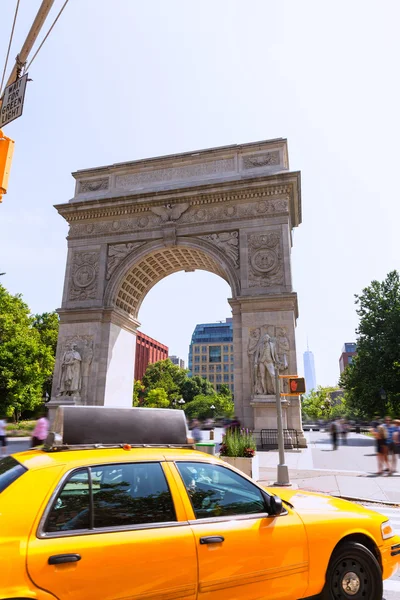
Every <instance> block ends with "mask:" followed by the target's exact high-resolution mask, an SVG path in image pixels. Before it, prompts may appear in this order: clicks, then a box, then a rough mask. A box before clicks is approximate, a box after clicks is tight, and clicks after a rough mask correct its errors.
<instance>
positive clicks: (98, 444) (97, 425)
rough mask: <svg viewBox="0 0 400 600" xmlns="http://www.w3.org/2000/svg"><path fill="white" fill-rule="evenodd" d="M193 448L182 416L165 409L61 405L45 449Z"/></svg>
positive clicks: (183, 415) (182, 414)
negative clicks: (127, 446)
mask: <svg viewBox="0 0 400 600" xmlns="http://www.w3.org/2000/svg"><path fill="white" fill-rule="evenodd" d="M126 445H129V446H131V447H134V448H192V447H193V446H192V445H191V444H189V443H188V431H187V426H186V419H185V414H184V412H183V411H182V410H176V409H164V408H109V407H105V406H60V407H58V409H57V412H56V416H55V419H54V423H53V426H52V430H51V431H50V433H49V435H48V436H47V439H46V442H45V445H44V449H45V450H46V451H47V452H56V451H60V450H87V449H95V448H98V449H100V448H123V447H124V446H126Z"/></svg>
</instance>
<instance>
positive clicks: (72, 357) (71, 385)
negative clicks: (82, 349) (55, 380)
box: [58, 343, 82, 396]
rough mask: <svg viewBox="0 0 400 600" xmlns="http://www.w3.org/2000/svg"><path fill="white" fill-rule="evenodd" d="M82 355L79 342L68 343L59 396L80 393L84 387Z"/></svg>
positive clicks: (62, 364)
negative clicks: (78, 345)
mask: <svg viewBox="0 0 400 600" xmlns="http://www.w3.org/2000/svg"><path fill="white" fill-rule="evenodd" d="M81 368H82V357H81V355H80V354H79V352H78V350H77V344H75V343H71V344H68V346H67V348H66V351H65V352H64V355H63V358H62V362H61V374H60V385H59V394H58V395H59V396H74V395H79V393H80V391H81V387H82V376H81Z"/></svg>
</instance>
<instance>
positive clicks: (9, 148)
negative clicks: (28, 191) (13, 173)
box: [0, 129, 14, 202]
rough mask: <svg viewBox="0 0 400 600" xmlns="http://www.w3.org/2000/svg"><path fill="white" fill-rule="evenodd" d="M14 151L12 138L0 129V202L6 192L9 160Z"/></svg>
mask: <svg viewBox="0 0 400 600" xmlns="http://www.w3.org/2000/svg"><path fill="white" fill-rule="evenodd" d="M13 153H14V140H12V139H10V138H8V137H7V136H5V135H4V134H3V132H2V130H1V129H0V202H2V200H3V194H6V193H7V185H8V178H9V176H10V169H11V161H12V157H13Z"/></svg>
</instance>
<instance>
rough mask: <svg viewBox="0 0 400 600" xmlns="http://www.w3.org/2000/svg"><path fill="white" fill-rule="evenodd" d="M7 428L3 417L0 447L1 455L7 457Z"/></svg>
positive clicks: (0, 423)
mask: <svg viewBox="0 0 400 600" xmlns="http://www.w3.org/2000/svg"><path fill="white" fill-rule="evenodd" d="M6 426H7V421H6V420H5V419H4V418H3V417H1V418H0V446H1V453H2V455H3V456H6V454H7V436H6Z"/></svg>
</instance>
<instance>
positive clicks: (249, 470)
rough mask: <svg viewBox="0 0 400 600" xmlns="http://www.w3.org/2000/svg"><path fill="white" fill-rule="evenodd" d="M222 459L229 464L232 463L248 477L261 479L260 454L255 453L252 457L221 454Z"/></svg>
mask: <svg viewBox="0 0 400 600" xmlns="http://www.w3.org/2000/svg"><path fill="white" fill-rule="evenodd" d="M220 459H221V460H223V461H224V462H226V463H228V464H229V465H232V467H235V469H239V471H242V473H244V474H245V475H247V477H251V478H252V479H254V480H255V481H258V480H259V479H260V469H259V461H258V454H255V456H253V457H252V458H244V457H242V456H235V457H233V456H220Z"/></svg>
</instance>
